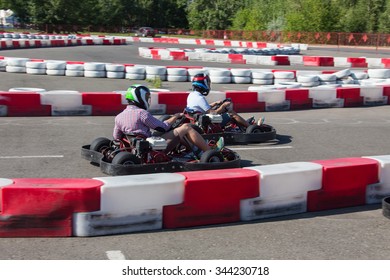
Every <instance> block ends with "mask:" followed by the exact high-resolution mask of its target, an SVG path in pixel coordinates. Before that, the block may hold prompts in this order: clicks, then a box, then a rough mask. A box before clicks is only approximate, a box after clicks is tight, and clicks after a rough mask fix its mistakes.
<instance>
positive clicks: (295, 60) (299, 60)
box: [288, 55, 303, 65]
mask: <svg viewBox="0 0 390 280" xmlns="http://www.w3.org/2000/svg"><path fill="white" fill-rule="evenodd" d="M288 59H289V61H290V64H291V65H303V56H302V55H289V56H288Z"/></svg>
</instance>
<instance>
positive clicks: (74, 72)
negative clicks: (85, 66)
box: [65, 70, 84, 77]
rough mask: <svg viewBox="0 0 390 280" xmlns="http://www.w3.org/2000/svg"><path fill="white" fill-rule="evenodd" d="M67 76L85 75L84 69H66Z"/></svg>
mask: <svg viewBox="0 0 390 280" xmlns="http://www.w3.org/2000/svg"><path fill="white" fill-rule="evenodd" d="M65 76H68V77H84V70H65Z"/></svg>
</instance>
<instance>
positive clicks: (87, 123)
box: [0, 44, 390, 260]
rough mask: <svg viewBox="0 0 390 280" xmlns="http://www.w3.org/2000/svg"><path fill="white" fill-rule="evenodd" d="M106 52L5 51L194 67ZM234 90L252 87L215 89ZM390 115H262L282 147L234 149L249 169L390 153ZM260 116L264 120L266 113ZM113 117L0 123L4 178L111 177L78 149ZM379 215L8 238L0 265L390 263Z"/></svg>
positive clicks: (27, 79)
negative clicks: (115, 254) (118, 256)
mask: <svg viewBox="0 0 390 280" xmlns="http://www.w3.org/2000/svg"><path fill="white" fill-rule="evenodd" d="M139 45H140V46H141V44H139ZM142 45H146V44H142ZM103 48H104V49H103ZM108 48H110V47H106V46H102V47H100V46H93V47H70V48H58V49H29V50H15V51H1V55H3V56H15V57H30V58H46V59H67V60H81V61H96V62H98V61H102V62H118V61H121V62H125V61H126V62H129V63H139V64H146V65H172V64H175V65H183V64H184V63H186V64H190V63H191V62H182V61H176V62H175V61H153V60H147V59H141V58H139V57H138V56H137V51H136V50H137V48H138V45H134V46H120V47H111V48H117V49H116V50H115V51H112V52H107V51H106V50H107V49H108ZM110 50H111V49H110ZM103 51H104V52H103ZM365 54H366V53H365ZM365 54H363V53H360V54H359V53H357V54H356V55H365ZM335 56H336V55H335ZM337 56H343V55H341V54H340V55H337ZM349 56H351V54H350V53H349ZM157 63H159V64H157ZM192 64H193V65H199V63H192ZM213 65H214V66H215V67H228V66H229V65H226V64H213ZM208 66H210V65H208ZM234 67H236V65H235V66H234ZM237 67H245V66H244V65H237ZM275 68H276V67H275ZM290 69H298V68H297V67H294V68H293V67H290ZM302 69H308V68H307V67H302ZM327 69H329V68H327ZM0 79H1V86H0V89H1V90H8V89H9V88H11V87H41V88H45V89H69V90H83V91H104V90H123V89H125V88H126V87H127V86H128V85H129V84H131V83H130V82H129V81H126V80H111V79H92V78H73V79H72V78H70V77H52V76H51V77H48V76H32V75H28V74H11V73H0ZM143 82H144V81H143ZM163 87H165V88H169V89H170V90H186V89H188V88H189V87H190V84H189V83H180V84H179V83H168V82H164V83H163ZM232 87H234V88H237V89H247V85H234V84H229V85H226V84H225V85H215V84H214V85H213V89H214V90H227V89H229V88H232ZM389 113H390V107H389V106H380V107H366V108H364V107H362V108H343V109H342V108H334V109H315V110H314V109H313V110H307V111H287V112H266V113H261V114H262V115H265V117H266V123H269V124H271V125H273V126H274V127H275V128H276V130H277V133H278V138H279V140H280V142H279V143H270V144H257V145H243V146H231V148H233V149H235V150H236V151H237V152H238V153H239V154H240V155H241V157H242V159H243V166H251V165H260V164H273V163H283V162H291V161H311V160H318V159H328V158H341V157H355V156H356V157H360V156H373V155H388V154H389V151H390V149H389V147H390V145H389V142H388V137H389V135H390V114H389ZM243 115H244V116H250V115H251V114H250V113H247V114H243ZM254 115H255V116H260V113H256V114H254ZM113 119H114V117H34V118H25V117H21V118H12V117H5V118H0V135H1V138H0V139H1V140H0V170H1V171H0V177H1V178H21V177H23V178H33V177H50V178H56V177H72V178H81V177H83V178H93V177H96V176H106V175H104V174H102V173H100V171H99V169H98V168H97V167H95V166H92V165H91V164H89V163H88V162H86V161H85V160H83V159H81V157H80V148H81V146H82V145H84V144H88V143H89V142H90V141H92V140H93V139H94V138H96V137H98V136H107V137H110V136H111V132H112V126H113ZM381 211H382V210H381V205H379V204H378V205H368V206H362V207H353V208H345V209H338V210H332V211H322V212H315V213H304V214H299V215H292V216H286V217H281V218H272V219H265V220H259V221H255V222H250V223H236V224H227V225H218V226H208V227H199V228H188V229H179V230H164V231H156V232H144V233H133V234H125V235H115V236H102V237H88V238H76V237H72V238H2V239H0V259H3V260H6V259H17V260H21V259H37V260H38V259H76V260H77V259H79V260H81V259H88V260H89V259H94V260H98V259H107V258H108V256H109V255H110V252H111V251H121V253H122V254H123V255H124V257H125V258H126V259H264V260H266V259H390V250H389V249H390V245H389V244H390V236H389V234H388V232H389V230H390V223H389V221H388V219H386V218H385V217H384V216H383V215H382V212H381Z"/></svg>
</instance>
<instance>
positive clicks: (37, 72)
mask: <svg viewBox="0 0 390 280" xmlns="http://www.w3.org/2000/svg"><path fill="white" fill-rule="evenodd" d="M26 73H27V74H32V75H46V68H26Z"/></svg>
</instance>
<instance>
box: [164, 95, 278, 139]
mask: <svg viewBox="0 0 390 280" xmlns="http://www.w3.org/2000/svg"><path fill="white" fill-rule="evenodd" d="M226 101H229V102H231V99H230V98H227V99H225V100H223V101H222V102H220V103H219V104H217V105H216V106H215V107H213V108H212V109H217V108H218V107H219V106H220V105H221V104H222V103H224V102H226ZM183 113H184V117H183V118H184V119H182V120H180V122H181V123H190V124H192V127H193V128H194V129H196V130H197V131H198V132H199V133H200V134H201V135H202V136H203V138H204V139H206V140H214V141H216V140H217V139H219V137H223V138H224V139H225V144H245V143H262V142H267V141H271V140H275V139H276V130H275V129H274V128H273V127H272V126H270V125H268V124H264V123H263V124H261V125H257V124H251V125H249V126H248V127H242V126H240V125H239V124H238V123H237V122H236V121H235V120H234V119H233V118H232V119H231V120H230V121H229V122H228V123H227V124H226V125H224V126H223V125H222V121H223V119H222V115H213V114H202V113H199V112H196V111H192V110H189V109H187V108H186V109H184V112H183ZM170 117H171V116H170V115H163V116H162V117H161V118H160V120H162V121H164V120H167V119H168V118H170Z"/></svg>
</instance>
